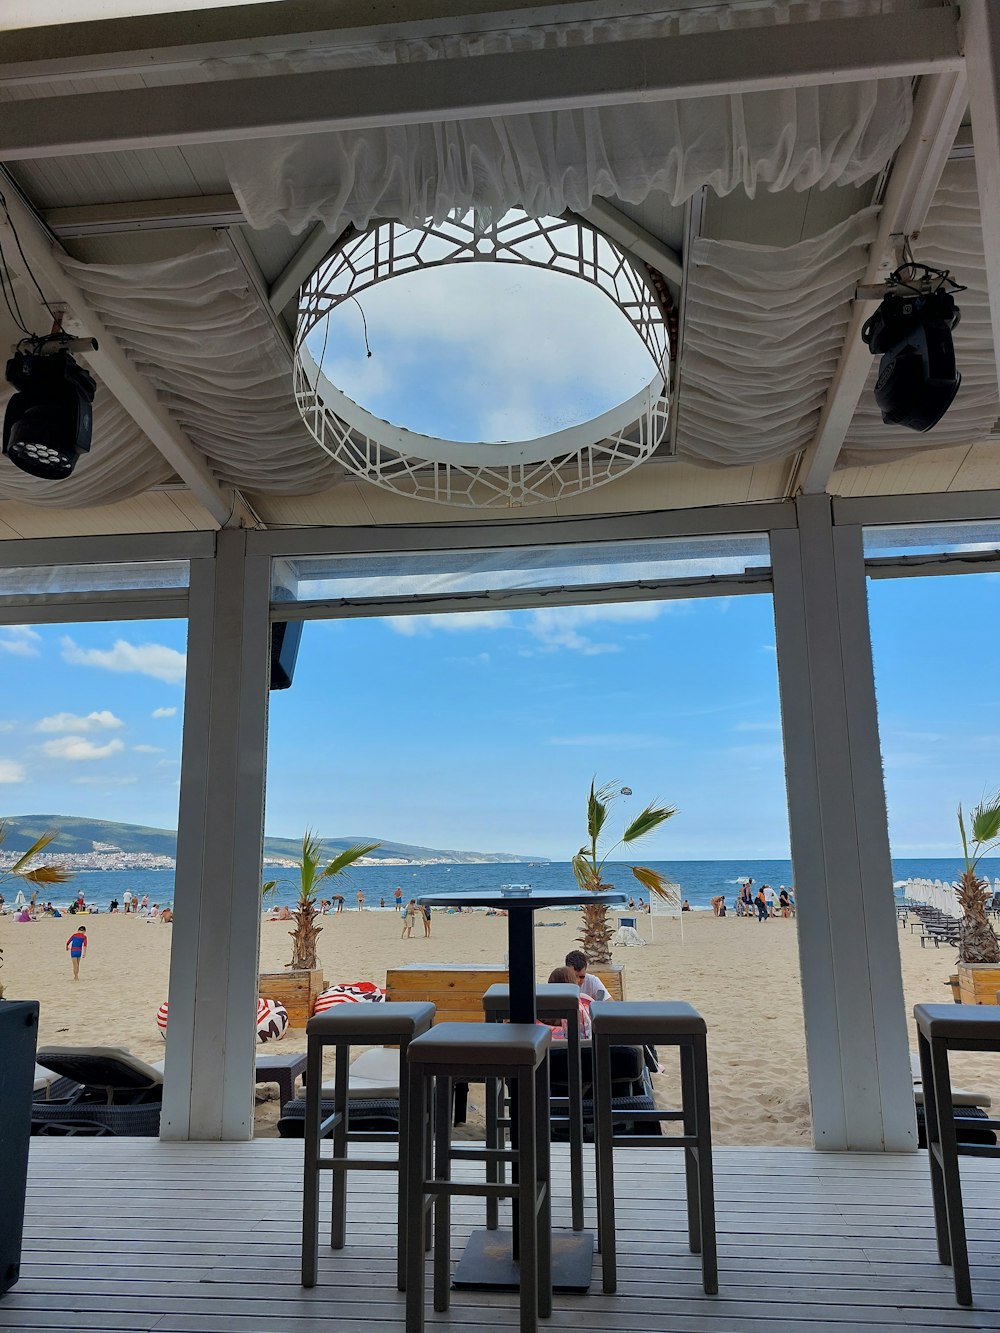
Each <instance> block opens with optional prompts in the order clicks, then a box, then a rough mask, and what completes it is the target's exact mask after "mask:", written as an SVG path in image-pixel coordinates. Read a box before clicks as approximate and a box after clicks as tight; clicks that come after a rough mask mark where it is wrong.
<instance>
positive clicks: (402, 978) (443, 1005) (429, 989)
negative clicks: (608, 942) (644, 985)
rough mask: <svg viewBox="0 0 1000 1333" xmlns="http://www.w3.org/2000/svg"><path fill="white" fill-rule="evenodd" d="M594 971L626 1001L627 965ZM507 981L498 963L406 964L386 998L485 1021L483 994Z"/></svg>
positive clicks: (444, 1016) (392, 978)
mask: <svg viewBox="0 0 1000 1333" xmlns="http://www.w3.org/2000/svg"><path fill="white" fill-rule="evenodd" d="M591 970H592V971H593V972H594V974H595V976H598V977H600V979H601V980H602V981H603V982H604V984H605V986H607V988H608V990H609V991H610V992H611V996H612V999H615V1000H624V998H625V967H624V964H622V963H608V964H606V965H599V966H597V967H595V968H593V969H591ZM506 980H507V969H506V968H504V967H501V966H499V965H498V964H493V965H489V964H479V965H476V964H464V963H439V964H438V965H436V966H434V965H432V966H430V967H425V966H424V964H422V963H406V964H403V966H401V967H392V968H390V969H389V970H388V972H387V973H386V992H387V993H386V999H387V1000H403V1001H407V1002H410V1003H412V1002H413V1001H416V1000H431V1001H433V1003H434V1004H435V1005H437V1016H436V1018H435V1020H434V1021H435V1022H436V1023H441V1022H448V1023H482V1022H483V1021H484V1020H483V993H484V992H485V991H486V990H487V989H488V988H489V987H490V986H492V985H493V983H494V982H497V981H499V982H505V981H506ZM263 994H264V992H263V991H261V995H263Z"/></svg>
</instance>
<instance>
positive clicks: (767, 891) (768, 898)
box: [764, 884, 774, 916]
mask: <svg viewBox="0 0 1000 1333" xmlns="http://www.w3.org/2000/svg"><path fill="white" fill-rule="evenodd" d="M764 901H765V902H766V903H767V914H768V916H774V890H773V889H772V888H771V886H770V884H765V885H764Z"/></svg>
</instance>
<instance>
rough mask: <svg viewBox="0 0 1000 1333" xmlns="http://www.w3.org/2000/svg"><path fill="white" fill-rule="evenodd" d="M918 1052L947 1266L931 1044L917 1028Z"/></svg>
mask: <svg viewBox="0 0 1000 1333" xmlns="http://www.w3.org/2000/svg"><path fill="white" fill-rule="evenodd" d="M917 1051H918V1053H919V1055H920V1079H921V1082H922V1084H923V1088H924V1134H925V1136H926V1138H927V1158H928V1161H929V1163H930V1169H931V1197H932V1199H933V1202H934V1229H935V1232H936V1233H937V1247H938V1258H939V1259H940V1260H941V1262H942V1263H943V1264H950V1263H951V1243H950V1241H949V1240H948V1217H947V1212H948V1210H947V1206H946V1205H945V1199H944V1173H943V1171H942V1169H941V1159H940V1157H939V1155H938V1153H939V1151H940V1146H941V1136H940V1134H939V1133H938V1117H937V1106H936V1105H935V1096H934V1065H933V1064H932V1062H931V1047H930V1042H929V1041H928V1040H927V1038H926V1037H925V1036H924V1034H923V1033H922V1032H921V1031H920V1029H919V1028H918V1029H917ZM935 1149H937V1151H935Z"/></svg>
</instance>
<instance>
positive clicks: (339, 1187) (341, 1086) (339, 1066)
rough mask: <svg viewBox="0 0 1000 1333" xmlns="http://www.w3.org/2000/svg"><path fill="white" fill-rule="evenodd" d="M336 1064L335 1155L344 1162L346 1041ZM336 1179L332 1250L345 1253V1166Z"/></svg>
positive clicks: (340, 1044)
mask: <svg viewBox="0 0 1000 1333" xmlns="http://www.w3.org/2000/svg"><path fill="white" fill-rule="evenodd" d="M336 1051H337V1062H336V1066H335V1068H336V1075H335V1077H336V1085H335V1087H334V1093H333V1109H334V1111H335V1112H336V1115H337V1123H336V1124H335V1125H334V1127H333V1155H334V1157H337V1158H340V1159H343V1158H345V1157H346V1156H347V1124H348V1119H347V1118H348V1116H349V1114H350V1112H349V1110H348V1083H349V1080H350V1074H349V1073H348V1067H349V1065H350V1055H351V1048H350V1046H349V1045H348V1044H347V1043H346V1042H338V1044H337V1047H336ZM330 1174H331V1175H332V1176H333V1200H332V1203H331V1207H330V1248H331V1250H342V1249H343V1248H344V1241H345V1239H346V1236H347V1172H346V1170H345V1169H344V1168H343V1167H335V1168H334V1169H333V1171H332V1172H331V1173H330Z"/></svg>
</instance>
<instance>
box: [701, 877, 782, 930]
mask: <svg viewBox="0 0 1000 1333" xmlns="http://www.w3.org/2000/svg"><path fill="white" fill-rule="evenodd" d="M711 902H712V911H713V912H714V914H715V915H716V916H725V915H726V895H725V894H724V893H719V894H716V896H715V897H714V898H713V899H712V900H711ZM735 906H736V915H737V916H742V917H744V918H745V919H746V920H748V921H752V920H753V918H754V917H756V918H757V922H758V924H759V923H760V922H761V921H769V920H770V919H771V917H775V916H780V917H784V918H785V919H786V920H787V919H788V918H789V917H793V916H794V915H795V890H794V888H786V887H785V886H784V884H782V885H781V888H780V889H779V890H778V896H777V899H775V895H774V889H773V888H772V886H771V885H770V884H761V885H759V886H758V888H757V890H756V892H754V887H753V880H752V879H743V880H740V891H739V893H738V894H737V895H736V904H735Z"/></svg>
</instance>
